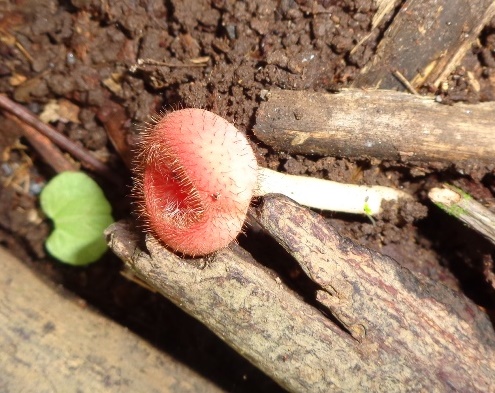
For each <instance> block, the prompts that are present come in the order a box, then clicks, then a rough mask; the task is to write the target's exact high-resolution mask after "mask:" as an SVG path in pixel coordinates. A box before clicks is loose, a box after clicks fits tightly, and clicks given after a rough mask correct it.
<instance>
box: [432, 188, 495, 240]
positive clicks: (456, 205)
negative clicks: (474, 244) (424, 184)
mask: <svg viewBox="0 0 495 393" xmlns="http://www.w3.org/2000/svg"><path fill="white" fill-rule="evenodd" d="M444 187H445V188H433V189H431V190H430V192H429V193H428V197H429V198H430V199H431V200H432V202H433V203H435V205H437V206H438V207H440V208H441V209H442V210H445V211H446V212H447V213H448V214H450V215H451V216H453V217H455V218H458V219H459V220H460V221H462V222H463V223H465V224H466V225H468V226H469V227H471V228H473V229H474V230H475V231H477V232H479V233H481V234H482V235H483V236H485V237H486V238H487V239H488V240H490V241H491V242H492V243H494V244H495V214H494V213H492V212H491V211H490V210H488V209H487V208H486V207H484V206H483V205H482V204H481V203H479V202H477V201H475V200H474V199H473V197H472V196H470V195H469V194H466V193H465V192H464V191H462V190H460V189H458V188H455V187H452V186H449V185H444Z"/></svg>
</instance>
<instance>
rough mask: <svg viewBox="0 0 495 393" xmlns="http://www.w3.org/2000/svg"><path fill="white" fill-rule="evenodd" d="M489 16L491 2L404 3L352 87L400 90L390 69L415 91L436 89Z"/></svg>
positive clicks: (493, 11) (411, 0)
mask: <svg viewBox="0 0 495 393" xmlns="http://www.w3.org/2000/svg"><path fill="white" fill-rule="evenodd" d="M494 15H495V2H493V0H407V1H406V2H405V3H404V4H403V5H402V6H401V9H400V11H399V12H398V13H397V15H396V16H395V17H394V20H393V22H392V23H391V25H390V27H389V28H388V29H387V31H386V32H385V34H384V36H383V38H382V40H381V42H380V43H379V45H378V48H377V50H376V54H375V56H374V57H373V59H372V61H370V62H369V63H368V64H367V65H366V66H365V67H364V68H363V69H362V70H361V73H360V75H359V76H358V77H357V78H356V80H355V81H354V83H353V86H355V87H374V88H381V89H401V90H403V89H404V88H403V86H402V85H401V83H399V82H398V81H397V80H396V78H395V77H394V76H393V75H392V72H391V71H392V70H393V69H398V70H400V72H401V73H402V74H403V75H404V77H405V78H406V79H407V80H408V81H410V82H411V84H412V86H414V87H416V88H417V87H420V86H422V85H424V84H431V85H434V86H438V85H439V83H440V82H442V81H444V80H445V79H446V78H447V77H448V75H450V74H451V73H452V71H453V70H454V69H455V67H457V66H458V65H459V63H460V61H461V59H462V58H463V57H464V55H465V54H466V52H467V51H469V50H470V49H471V46H472V44H473V43H474V42H475V40H476V39H477V38H478V36H479V34H480V32H481V29H482V28H483V27H484V26H485V25H486V23H488V21H489V20H490V19H491V18H492V17H493V16H494Z"/></svg>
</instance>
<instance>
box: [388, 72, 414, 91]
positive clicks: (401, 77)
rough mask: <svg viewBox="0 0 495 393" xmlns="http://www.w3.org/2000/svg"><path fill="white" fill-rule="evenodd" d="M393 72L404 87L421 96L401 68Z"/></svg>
mask: <svg viewBox="0 0 495 393" xmlns="http://www.w3.org/2000/svg"><path fill="white" fill-rule="evenodd" d="M392 74H393V75H394V76H395V77H396V78H397V79H398V80H399V82H400V83H402V84H403V85H404V87H405V88H406V89H407V90H409V92H410V93H412V94H414V95H415V96H419V93H418V92H417V91H416V89H415V88H414V86H413V85H411V83H410V82H409V81H408V80H407V79H406V77H405V76H404V75H402V73H401V72H400V71H399V70H394V71H392Z"/></svg>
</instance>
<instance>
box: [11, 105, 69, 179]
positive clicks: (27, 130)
mask: <svg viewBox="0 0 495 393" xmlns="http://www.w3.org/2000/svg"><path fill="white" fill-rule="evenodd" d="M4 116H5V117H6V118H8V119H10V120H11V121H13V122H15V123H16V124H17V125H18V126H19V127H20V128H21V130H22V134H23V135H24V136H25V137H26V138H27V140H28V141H29V143H30V144H31V146H33V147H34V148H35V149H36V151H37V152H38V153H39V155H40V156H41V157H43V160H45V162H46V163H47V164H48V165H50V166H51V167H52V168H53V170H54V171H55V172H57V173H59V172H63V171H76V170H77V168H76V166H75V165H74V164H73V163H71V162H70V161H69V160H68V159H67V158H65V157H64V155H63V154H62V152H61V151H60V150H59V149H58V148H57V147H56V146H55V145H54V144H53V143H52V141H51V140H50V139H49V138H47V137H46V136H44V135H42V134H40V133H39V132H38V131H37V130H35V129H34V128H33V127H31V126H30V125H28V124H26V123H23V122H22V121H20V120H19V118H17V117H15V116H14V115H12V114H11V113H9V112H4Z"/></svg>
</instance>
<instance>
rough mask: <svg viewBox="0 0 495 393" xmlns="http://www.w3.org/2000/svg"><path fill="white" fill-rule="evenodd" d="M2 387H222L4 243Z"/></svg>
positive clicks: (154, 390)
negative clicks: (53, 281) (54, 281)
mask: <svg viewBox="0 0 495 393" xmlns="http://www.w3.org/2000/svg"><path fill="white" fill-rule="evenodd" d="M0 270H1V272H2V274H1V275H0V364H1V365H2V371H1V377H0V391H1V392H57V391H63V392H122V391H126V392H150V393H158V392H165V391H166V392H177V393H183V392H190V393H193V392H201V393H202V392H211V393H214V392H220V391H221V390H220V389H218V388H217V387H215V386H214V385H213V384H212V383H211V382H208V381H207V380H205V379H204V378H202V377H200V376H199V375H197V374H196V373H194V372H193V371H191V370H190V369H188V368H187V367H185V366H183V365H181V364H179V363H178V362H177V361H176V360H174V359H173V358H171V357H169V356H167V355H165V354H163V353H161V352H160V351H159V350H157V349H156V348H154V347H153V346H151V345H150V344H148V343H147V342H146V341H144V340H142V339H141V338H139V337H137V336H136V335H134V334H132V333H131V332H129V331H128V330H127V329H125V328H123V327H122V326H120V325H117V324H116V323H114V322H111V321H109V320H108V319H106V318H105V317H103V316H101V315H99V314H97V313H96V312H94V311H92V310H91V309H89V308H88V307H87V306H85V305H84V303H83V302H81V300H80V299H77V298H72V297H71V296H70V295H69V294H68V293H62V292H61V291H60V289H56V288H53V287H51V286H50V285H48V284H47V283H45V282H44V281H43V280H42V279H41V278H40V277H39V276H38V275H36V274H35V273H34V272H32V271H31V270H30V269H29V268H27V267H26V266H25V265H24V264H23V263H22V262H20V261H19V260H16V259H15V258H14V257H12V256H11V255H10V254H9V253H8V252H7V251H6V250H4V249H3V248H0Z"/></svg>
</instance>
